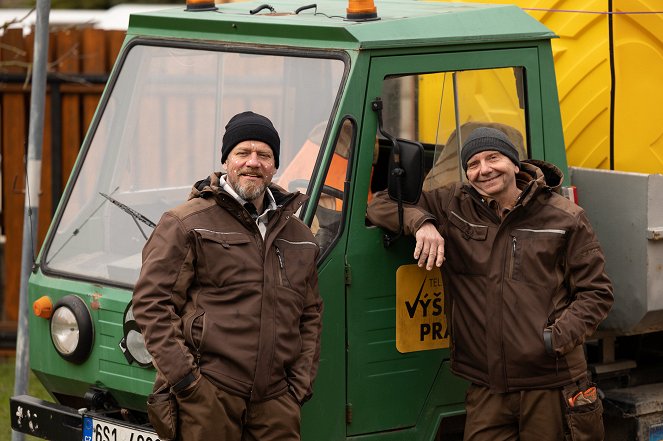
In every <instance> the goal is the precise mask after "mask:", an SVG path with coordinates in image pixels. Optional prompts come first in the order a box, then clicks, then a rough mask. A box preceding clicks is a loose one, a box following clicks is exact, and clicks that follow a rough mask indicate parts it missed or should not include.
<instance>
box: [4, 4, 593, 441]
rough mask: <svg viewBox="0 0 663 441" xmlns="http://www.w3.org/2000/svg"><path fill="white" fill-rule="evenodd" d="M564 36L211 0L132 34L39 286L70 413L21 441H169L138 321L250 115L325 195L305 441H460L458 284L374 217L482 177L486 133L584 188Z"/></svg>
mask: <svg viewBox="0 0 663 441" xmlns="http://www.w3.org/2000/svg"><path fill="white" fill-rule="evenodd" d="M554 37H555V35H554V34H553V33H552V32H551V31H550V30H549V29H547V28H546V27H545V26H543V25H542V24H540V23H539V22H538V21H536V20H534V19H533V18H531V17H530V16H529V15H527V14H526V13H524V12H523V11H522V10H521V9H519V8H517V7H515V6H506V5H480V4H462V3H449V4H447V3H436V2H421V1H392V0H384V1H380V2H379V4H378V5H377V10H371V9H370V8H369V9H368V10H363V9H361V8H360V7H357V6H354V5H352V4H350V5H346V4H344V3H342V2H338V1H329V0H324V1H320V2H318V3H316V4H304V3H298V2H295V1H290V0H278V1H275V2H273V3H270V4H261V3H257V2H247V3H244V2H242V3H227V4H222V5H214V4H213V3H212V4H208V3H200V2H198V3H192V4H189V5H187V6H186V7H185V6H184V5H182V6H181V7H174V8H172V9H167V10H163V11H159V12H151V13H143V14H135V15H132V16H131V18H130V22H129V29H128V32H127V35H126V39H125V42H124V45H123V48H122V50H121V52H120V55H119V57H118V59H117V62H116V65H115V67H114V69H113V71H112V74H111V77H110V79H109V81H108V84H107V86H106V89H105V91H104V93H103V96H102V99H101V101H100V104H99V107H98V109H97V112H96V114H95V117H94V119H93V121H92V123H91V126H90V129H89V132H88V135H87V136H86V138H85V140H84V142H83V146H82V149H81V153H80V156H79V158H78V160H77V163H76V166H75V168H74V171H73V173H72V175H71V177H70V180H69V183H68V185H67V187H66V190H65V194H64V196H63V198H62V200H61V202H60V205H59V207H58V209H57V213H56V215H55V217H54V221H53V223H52V225H51V227H50V230H49V232H48V235H47V238H46V241H45V243H44V246H43V248H42V249H41V251H40V254H39V257H38V261H37V265H36V267H35V270H34V272H33V274H32V276H31V278H30V284H29V302H30V304H31V305H33V312H34V313H33V314H31V316H30V318H29V335H30V367H31V369H32V371H33V372H34V373H35V374H36V376H37V378H38V379H39V380H40V381H41V382H42V383H43V385H44V386H45V388H46V389H47V390H48V392H49V393H50V395H51V396H52V398H53V401H52V402H45V401H41V400H38V399H36V398H34V397H30V396H17V397H13V398H12V399H11V412H10V415H11V426H12V428H13V429H14V430H16V431H19V432H23V433H27V434H30V435H33V436H37V437H41V438H45V439H55V440H60V439H62V440H74V439H76V440H86V441H87V440H94V441H120V440H122V441H125V440H126V441H138V440H144V441H146V440H152V441H153V440H156V439H157V437H156V434H155V433H154V432H153V431H152V430H151V428H150V426H149V424H148V422H147V418H146V415H145V403H146V397H147V395H148V394H149V393H150V391H151V386H152V382H153V379H154V375H155V370H154V368H153V366H152V364H151V357H150V355H149V353H148V352H147V351H146V350H145V347H144V342H143V336H142V335H141V334H140V330H139V329H138V327H137V326H136V324H135V322H134V320H133V314H132V309H131V294H132V288H133V284H134V283H135V281H136V279H137V277H138V274H139V271H140V265H141V250H142V247H143V245H144V244H145V241H146V240H147V238H148V237H149V234H150V233H151V231H152V227H153V226H154V223H155V222H156V221H158V219H159V218H160V216H161V214H162V213H163V212H164V211H166V210H168V209H170V208H171V207H174V206H176V205H178V204H180V203H181V202H183V201H184V200H185V199H186V197H187V195H188V193H189V190H190V188H191V185H192V184H193V183H194V182H196V181H197V180H199V179H201V178H204V177H206V176H208V175H209V173H210V172H211V171H213V170H217V169H219V168H220V167H221V165H220V163H221V160H220V157H221V151H220V139H221V135H222V134H223V127H224V125H225V123H226V122H227V121H228V119H229V118H230V117H231V116H232V115H234V114H236V113H238V112H241V111H244V110H249V109H250V110H254V111H256V112H259V113H261V114H264V115H266V116H268V117H269V118H270V119H271V120H272V121H273V122H274V124H275V126H276V128H277V130H278V131H279V133H280V134H281V136H282V150H281V159H280V162H281V166H280V168H279V171H278V174H277V175H276V176H275V178H274V181H275V182H276V183H277V184H279V185H280V186H282V187H284V188H286V189H288V190H290V191H295V190H299V191H302V192H305V193H307V194H308V195H309V196H310V200H309V202H308V203H307V204H306V205H305V206H303V207H302V209H301V211H300V212H299V213H298V215H299V216H300V217H301V219H302V220H303V221H304V222H305V223H307V224H308V225H309V226H310V227H311V229H312V231H313V232H314V234H315V236H316V240H317V241H318V243H319V245H320V247H321V250H322V252H321V254H320V258H319V262H318V268H319V277H320V279H319V280H320V291H321V295H322V296H323V298H324V302H325V315H324V326H323V328H324V330H323V337H322V355H321V362H320V370H319V375H318V378H317V380H316V383H315V394H314V398H313V399H312V400H311V401H310V402H308V403H307V404H306V405H305V406H304V408H303V415H302V420H303V423H302V425H303V427H302V437H303V439H304V440H315V441H325V440H346V439H347V440H366V441H369V440H375V441H377V440H384V441H387V440H399V441H400V440H452V439H458V437H459V436H462V427H463V419H464V416H463V414H464V411H463V401H464V394H465V388H466V383H465V382H464V381H463V380H460V379H459V378H457V377H455V376H454V375H452V374H451V372H450V369H449V357H450V351H449V336H448V333H447V328H446V321H445V317H444V314H443V313H442V311H443V303H444V288H443V286H442V283H441V277H440V274H439V271H432V272H430V273H428V272H425V271H422V270H420V269H418V268H417V267H416V265H414V261H413V259H412V250H413V246H414V241H413V239H412V238H410V237H397V236H394V235H393V234H389V233H388V232H385V231H383V230H381V229H379V228H377V227H375V226H373V225H370V224H369V223H368V222H367V220H366V217H365V213H366V207H367V203H368V201H370V199H371V197H372V195H373V193H375V192H376V191H379V190H383V189H386V188H389V190H390V192H392V193H393V194H394V195H395V197H396V195H397V194H400V197H401V199H402V200H403V201H405V202H407V201H409V200H414V199H416V197H417V194H418V192H419V191H420V189H421V188H424V189H429V188H434V187H436V186H439V185H443V184H444V183H446V182H449V181H453V180H458V179H462V173H461V171H460V169H459V163H458V146H459V145H461V143H462V139H463V137H464V136H467V133H468V132H469V131H470V130H471V129H472V128H473V127H475V126H476V125H479V124H489V125H492V126H494V127H498V128H501V129H502V130H504V131H505V132H506V133H507V134H508V135H509V136H510V137H511V138H512V139H513V140H514V143H516V145H518V147H519V148H520V149H521V154H522V156H523V157H530V158H537V159H544V160H546V161H549V162H552V163H554V164H556V165H557V166H558V167H559V168H560V169H562V170H563V171H564V172H565V175H566V176H567V182H566V183H565V184H567V185H569V184H570V181H569V180H568V179H569V178H568V176H569V175H568V172H569V170H568V167H567V163H566V155H565V149H564V137H563V133H562V126H561V120H560V111H559V103H558V96H557V89H556V87H555V70H554V65H553V57H552V51H551V45H550V40H551V38H554ZM394 169H397V170H401V171H404V174H401V176H400V177H398V176H397V175H398V173H394ZM571 193H572V192H571ZM590 349H591V348H590ZM588 352H590V355H591V350H590V351H588ZM597 360H598V361H599V362H600V361H601V360H600V357H597Z"/></svg>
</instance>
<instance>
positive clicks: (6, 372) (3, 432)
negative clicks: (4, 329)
mask: <svg viewBox="0 0 663 441" xmlns="http://www.w3.org/2000/svg"><path fill="white" fill-rule="evenodd" d="M15 369H16V367H15V360H14V357H0V441H9V440H10V439H11V437H12V429H11V422H10V420H9V398H10V397H11V396H12V395H14V373H15ZM28 395H32V396H33V397H37V398H41V399H43V400H48V401H53V400H52V399H51V398H50V396H49V395H48V392H46V389H44V386H42V385H41V383H40V382H39V380H37V377H35V375H34V374H33V373H32V372H30V376H29V379H28ZM25 439H26V440H37V439H38V438H34V437H31V436H27V435H26V436H25Z"/></svg>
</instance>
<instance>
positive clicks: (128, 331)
mask: <svg viewBox="0 0 663 441" xmlns="http://www.w3.org/2000/svg"><path fill="white" fill-rule="evenodd" d="M122 328H123V330H124V338H122V341H120V349H122V352H123V353H124V357H125V358H126V359H127V361H128V362H129V364H131V363H133V362H136V364H138V365H139V366H142V367H150V366H152V355H150V353H149V352H148V351H147V348H146V347H145V337H143V334H142V333H141V332H140V328H139V327H138V324H137V323H136V319H135V318H134V311H133V308H132V306H131V302H129V304H128V305H127V308H126V309H125V311H124V325H123V327H122Z"/></svg>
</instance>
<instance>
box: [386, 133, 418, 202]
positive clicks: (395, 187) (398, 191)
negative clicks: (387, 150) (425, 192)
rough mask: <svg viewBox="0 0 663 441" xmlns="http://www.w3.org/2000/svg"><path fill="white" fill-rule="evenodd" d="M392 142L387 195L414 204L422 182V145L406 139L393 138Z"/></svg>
mask: <svg viewBox="0 0 663 441" xmlns="http://www.w3.org/2000/svg"><path fill="white" fill-rule="evenodd" d="M393 143H394V149H393V150H392V153H391V156H390V157H389V184H388V192H389V197H391V199H393V200H395V201H398V200H400V201H402V202H405V203H406V204H416V203H417V202H418V201H419V197H420V196H421V187H422V184H423V182H424V147H423V146H422V145H421V144H420V143H418V142H416V141H409V140H406V139H395V140H393Z"/></svg>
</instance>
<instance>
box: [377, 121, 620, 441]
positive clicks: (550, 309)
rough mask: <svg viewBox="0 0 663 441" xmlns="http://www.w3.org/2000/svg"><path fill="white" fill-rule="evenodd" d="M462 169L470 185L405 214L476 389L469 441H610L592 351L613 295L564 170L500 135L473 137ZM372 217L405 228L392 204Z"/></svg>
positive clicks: (491, 131)
mask: <svg viewBox="0 0 663 441" xmlns="http://www.w3.org/2000/svg"><path fill="white" fill-rule="evenodd" d="M460 158H461V165H462V167H463V169H464V170H465V173H466V177H467V181H468V183H462V182H458V183H454V184H451V185H448V186H444V187H441V188H438V189H434V190H430V191H425V192H423V194H422V196H421V198H420V199H419V202H418V204H417V205H416V206H412V205H407V204H404V214H403V219H404V225H403V228H404V231H405V233H406V234H411V235H414V236H415V238H416V246H415V250H414V258H415V259H417V260H418V264H419V266H421V267H423V266H426V268H427V269H428V270H431V269H433V268H434V267H441V271H442V277H443V281H444V287H445V302H446V304H445V311H446V313H447V320H448V322H449V323H450V324H449V329H450V333H451V337H452V338H451V345H452V350H451V369H452V371H453V372H454V373H455V374H456V375H458V376H460V377H462V378H464V379H466V380H468V381H469V382H470V386H469V388H468V390H467V394H466V400H465V408H466V412H467V418H466V424H465V432H464V439H465V440H466V441H506V440H520V441H558V440H563V439H584V440H596V441H598V440H602V439H603V424H602V417H601V413H602V404H601V400H600V399H599V398H598V397H597V393H596V388H595V387H593V386H592V384H591V383H590V378H588V374H587V362H586V360H585V356H584V351H583V342H584V341H585V339H586V338H587V337H588V336H590V335H592V334H593V333H594V331H595V330H596V328H597V326H598V325H599V323H600V322H601V321H602V320H603V319H604V318H605V317H606V315H607V314H608V311H609V310H610V307H611V306H612V303H613V295H612V285H611V283H610V279H609V278H608V277H607V275H606V273H605V259H604V256H603V252H602V250H601V247H600V245H599V243H598V240H597V238H596V235H595V234H594V232H593V230H592V228H591V225H590V224H589V220H588V219H587V217H586V215H585V212H584V211H583V210H582V208H580V207H578V206H577V205H576V204H574V203H573V202H571V201H569V200H568V199H566V198H564V197H563V196H561V195H560V194H559V192H558V189H559V187H560V185H561V184H562V180H563V176H562V173H561V171H560V170H559V169H558V168H557V167H555V166H554V165H552V164H549V163H546V162H544V161H535V160H523V161H521V160H520V158H519V156H518V153H517V150H516V148H515V147H514V144H513V143H512V142H511V140H510V139H509V138H508V137H507V136H506V135H505V134H504V133H503V132H502V131H500V130H498V129H495V128H492V127H480V128H477V129H475V130H474V131H472V132H471V133H470V135H469V136H468V137H467V139H466V140H465V142H464V144H463V149H462V151H461V153H460ZM368 218H369V220H370V221H371V222H373V223H374V224H376V225H378V226H381V227H383V228H386V229H388V230H391V231H397V230H398V229H399V221H398V219H399V216H398V213H397V207H396V203H395V202H394V201H392V200H390V198H389V196H388V195H387V194H386V193H381V194H378V195H376V196H375V197H374V198H373V200H372V201H371V203H370V205H369V208H368ZM445 247H446V250H445ZM445 257H446V260H445ZM443 262H444V265H442V264H443Z"/></svg>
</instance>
